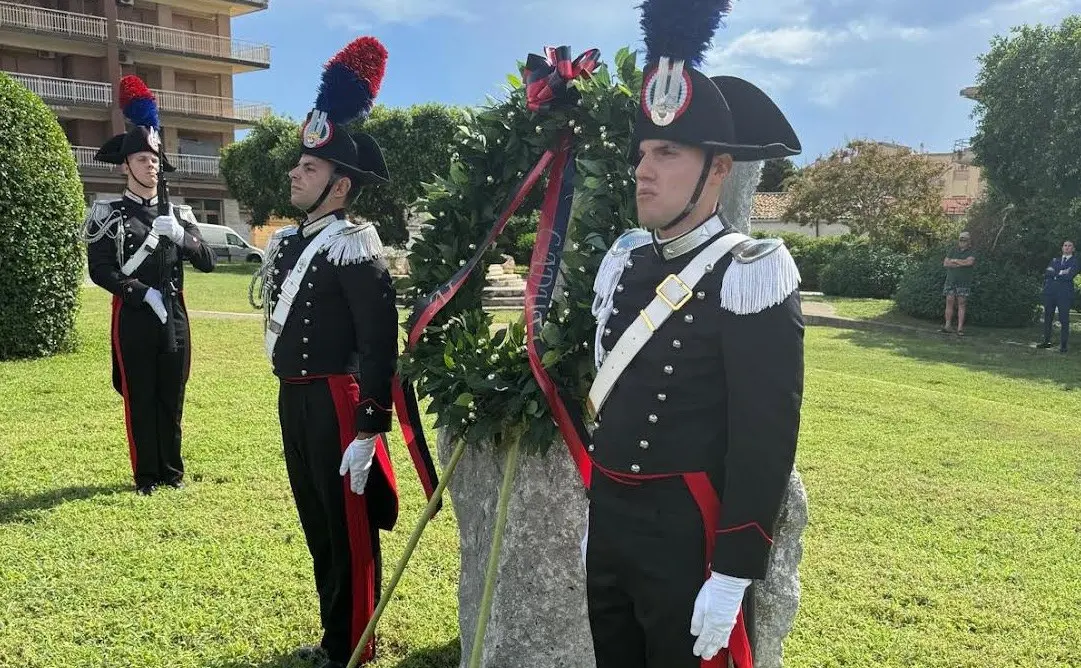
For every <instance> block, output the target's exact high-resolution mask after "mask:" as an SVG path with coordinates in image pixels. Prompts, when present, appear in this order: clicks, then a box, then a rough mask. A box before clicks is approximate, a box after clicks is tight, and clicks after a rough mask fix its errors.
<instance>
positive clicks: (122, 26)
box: [116, 21, 270, 65]
mask: <svg viewBox="0 0 1081 668" xmlns="http://www.w3.org/2000/svg"><path fill="white" fill-rule="evenodd" d="M116 24H117V30H118V35H119V39H120V43H121V44H129V45H132V46H141V47H146V48H149V49H154V50H165V51H172V52H174V53H184V54H192V55H197V56H207V57H210V58H225V59H228V60H238V61H242V62H246V63H256V64H259V65H269V64H270V47H269V46H267V45H266V44H256V43H254V42H245V41H241V40H237V39H229V38H228V37H221V36H219V35H211V34H208V33H201V32H191V31H188V30H177V29H175V28H163V27H161V26H152V25H146V24H144V23H132V22H130V21H117V22H116Z"/></svg>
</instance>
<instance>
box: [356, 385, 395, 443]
mask: <svg viewBox="0 0 1081 668" xmlns="http://www.w3.org/2000/svg"><path fill="white" fill-rule="evenodd" d="M362 392H363V390H362ZM390 414H391V406H390V401H385V402H383V401H376V400H375V399H372V398H370V397H364V396H363V395H362V396H361V399H360V405H358V406H357V420H356V422H357V433H358V434H359V433H361V432H371V433H376V434H385V433H386V432H388V431H390Z"/></svg>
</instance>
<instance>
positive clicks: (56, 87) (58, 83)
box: [5, 72, 113, 107]
mask: <svg viewBox="0 0 1081 668" xmlns="http://www.w3.org/2000/svg"><path fill="white" fill-rule="evenodd" d="M5 74H7V75H8V76H9V77H11V78H12V79H14V80H16V81H18V82H19V83H21V84H22V85H24V86H26V87H27V88H29V89H30V91H31V92H33V93H35V94H37V96H38V97H40V98H41V99H42V100H45V101H46V102H52V103H60V104H66V105H79V106H87V105H89V106H95V107H108V106H110V105H112V103H113V87H112V85H110V84H107V83H103V82H100V81H79V80H78V79H59V78H57V77H43V76H38V75H36V74H19V73H17V72H6V73H5Z"/></svg>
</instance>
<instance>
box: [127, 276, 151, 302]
mask: <svg viewBox="0 0 1081 668" xmlns="http://www.w3.org/2000/svg"><path fill="white" fill-rule="evenodd" d="M149 289H150V288H149V287H147V286H146V285H145V284H143V283H142V282H141V281H138V280H135V279H132V280H131V281H128V282H127V283H122V284H121V285H120V298H121V299H123V300H124V304H125V305H127V306H139V305H141V304H142V303H143V300H144V299H145V298H146V291H147V290H149Z"/></svg>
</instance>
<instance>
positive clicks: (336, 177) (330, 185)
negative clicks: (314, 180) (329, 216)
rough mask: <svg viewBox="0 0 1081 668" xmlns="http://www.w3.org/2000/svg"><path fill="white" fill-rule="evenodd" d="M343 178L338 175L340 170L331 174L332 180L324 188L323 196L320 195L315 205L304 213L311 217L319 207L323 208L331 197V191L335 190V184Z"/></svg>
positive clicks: (328, 180)
mask: <svg viewBox="0 0 1081 668" xmlns="http://www.w3.org/2000/svg"><path fill="white" fill-rule="evenodd" d="M341 178H342V175H341V174H339V173H338V170H334V171H333V172H331V174H330V178H329V179H327V187H326V188H323V194H321V195H319V198H318V199H316V200H315V203H314V204H312V205H311V206H309V207H308V208H307V209H305V210H304V213H306V214H309V215H310V214H311V212H312V211H315V210H316V209H318V208H319V207H321V206H323V202H325V201H326V199H327V196H328V195H330V189H331V188H333V187H334V184H335V183H337V182H338V181H340V180H341Z"/></svg>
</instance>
